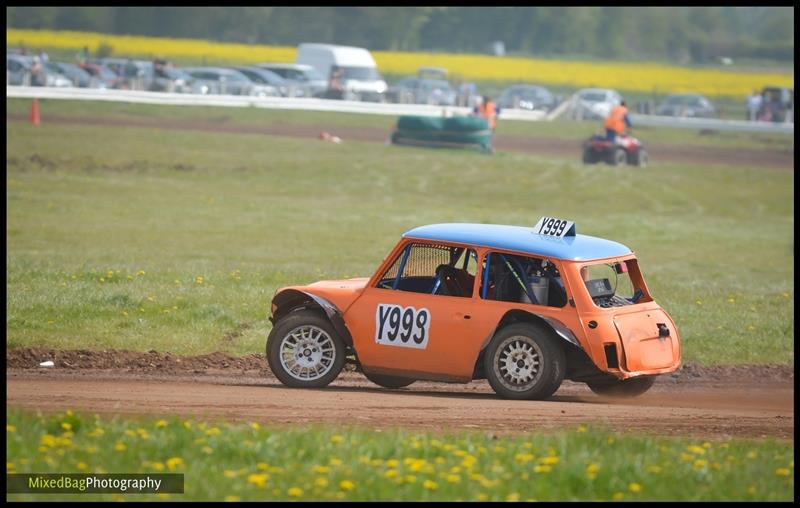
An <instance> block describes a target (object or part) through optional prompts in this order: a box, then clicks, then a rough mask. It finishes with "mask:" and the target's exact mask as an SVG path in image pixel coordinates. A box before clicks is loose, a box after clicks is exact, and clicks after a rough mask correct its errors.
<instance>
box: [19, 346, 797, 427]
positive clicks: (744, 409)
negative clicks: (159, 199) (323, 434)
mask: <svg viewBox="0 0 800 508" xmlns="http://www.w3.org/2000/svg"><path fill="white" fill-rule="evenodd" d="M42 358H54V359H55V364H56V366H55V367H53V368H49V369H48V368H41V367H36V365H38V360H40V359H42ZM6 359H7V365H8V368H7V370H6V380H7V383H8V385H7V386H8V388H7V405H8V407H21V408H27V409H31V410H40V411H42V412H55V411H64V410H66V409H73V410H81V411H85V412H88V413H105V414H147V415H153V416H155V415H159V416H163V415H173V414H175V415H183V416H187V415H192V416H197V417H209V418H218V417H219V418H223V417H224V418H225V419H227V420H234V421H259V422H262V423H271V424H288V425H298V424H308V423H337V424H339V423H342V424H355V425H362V426H366V427H369V428H390V427H404V428H412V429H427V430H437V431H438V430H468V429H473V430H475V429H479V430H485V431H492V432H496V433H516V432H528V431H532V430H548V429H559V428H565V427H575V426H577V425H579V424H602V425H605V426H608V427H610V428H612V429H614V430H617V431H628V430H633V431H637V432H646V433H654V434H659V435H676V434H685V435H693V436H702V437H703V438H706V439H718V438H725V437H729V436H736V437H755V438H764V437H774V438H779V439H793V434H794V370H793V367H791V366H750V367H746V366H740V367H727V368H717V369H714V368H699V367H692V366H686V367H684V368H683V369H681V371H680V372H678V373H676V374H673V375H668V376H662V377H661V378H659V379H658V381H657V382H656V384H655V386H654V387H653V388H652V389H651V391H650V392H648V393H647V394H645V395H644V396H642V397H639V398H636V399H628V400H615V399H606V398H602V397H599V396H597V395H595V394H593V393H592V392H590V391H589V389H588V388H587V387H586V386H585V385H583V384H580V383H573V382H569V381H565V382H564V384H563V385H562V387H561V389H559V391H558V392H557V393H556V395H555V396H554V397H553V398H552V399H550V400H547V401H510V400H503V399H500V398H498V397H497V396H495V395H494V393H493V392H492V390H491V388H490V387H489V385H488V383H486V381H473V382H472V383H469V384H444V383H433V382H422V381H419V382H417V383H414V384H412V385H411V386H409V387H407V388H404V389H400V390H388V389H383V388H379V387H377V386H376V385H374V384H372V383H370V382H369V381H367V380H366V379H365V378H364V377H363V376H362V375H361V374H359V373H357V372H351V371H346V372H343V373H342V374H341V375H340V376H339V378H338V379H337V380H336V381H334V383H333V384H331V385H330V386H329V387H328V388H325V389H319V390H299V389H289V388H286V387H284V386H283V385H281V384H280V383H279V382H278V381H277V380H276V379H275V378H274V377H273V376H272V374H271V373H270V372H269V371H268V370H267V369H266V365H265V363H266V362H265V360H264V358H263V356H260V355H250V356H248V357H243V358H231V357H228V356H226V355H223V354H222V353H214V354H212V355H206V356H204V357H177V356H171V355H169V354H166V355H164V354H161V353H156V352H154V351H153V352H150V353H132V352H125V351H120V352H110V351H109V352H89V351H85V352H52V351H51V352H49V353H48V352H47V351H45V350H30V349H28V350H9V351H8V352H7V358H6ZM112 364H118V365H119V367H118V368H109V367H111V365H112Z"/></svg>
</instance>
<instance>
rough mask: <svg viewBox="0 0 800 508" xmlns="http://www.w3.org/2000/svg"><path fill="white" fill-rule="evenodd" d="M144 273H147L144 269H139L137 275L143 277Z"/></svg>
mask: <svg viewBox="0 0 800 508" xmlns="http://www.w3.org/2000/svg"><path fill="white" fill-rule="evenodd" d="M144 273H145V272H144V270H139V271H138V272H136V275H137V276H139V277H141V276H142V275H144Z"/></svg>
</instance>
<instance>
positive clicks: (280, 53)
mask: <svg viewBox="0 0 800 508" xmlns="http://www.w3.org/2000/svg"><path fill="white" fill-rule="evenodd" d="M6 44H7V45H8V46H20V45H23V44H24V45H25V46H26V47H28V48H32V49H34V48H39V47H43V48H57V49H62V50H63V49H68V50H75V51H76V52H77V51H78V50H79V49H80V48H82V47H84V46H87V47H88V48H89V50H90V51H91V52H95V51H97V49H98V48H99V47H100V45H101V44H107V45H109V46H111V48H112V49H113V52H114V55H115V56H120V55H122V56H125V55H130V56H135V57H153V56H156V55H158V56H162V57H165V58H171V59H182V58H183V59H192V60H200V61H205V62H207V63H209V64H213V63H216V62H219V63H223V62H225V63H256V62H268V61H271V62H292V61H294V58H295V55H296V48H295V47H290V46H266V45H255V44H253V45H249V44H233V43H221V42H211V41H204V40H194V39H170V38H164V37H137V36H123V35H107V34H99V33H89V32H69V31H51V30H18V29H11V28H9V29H7V30H6ZM373 55H374V56H375V60H376V61H377V63H378V67H379V68H380V70H381V71H382V72H384V73H391V74H415V73H416V71H417V68H418V67H420V66H436V67H445V68H447V69H449V70H450V72H451V74H453V75H457V76H461V77H463V78H464V79H467V80H495V81H520V82H534V83H542V84H547V85H555V86H565V87H574V88H582V87H602V88H614V89H617V90H622V91H633V92H656V93H662V94H663V93H676V92H696V93H701V94H705V95H708V96H711V97H720V96H728V97H740V98H741V97H744V96H746V95H748V94H749V93H750V92H751V91H752V90H753V89H760V88H761V87H763V86H765V85H776V86H787V87H794V75H793V74H780V73H766V72H765V73H758V72H734V71H726V70H714V69H693V68H687V67H678V66H669V65H662V64H654V63H653V64H650V63H641V62H635V63H634V62H608V63H604V62H586V61H560V60H545V59H538V58H519V57H495V56H487V55H471V54H447V53H408V52H394V51H374V52H373Z"/></svg>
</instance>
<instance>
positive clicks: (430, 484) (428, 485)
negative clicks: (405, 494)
mask: <svg viewBox="0 0 800 508" xmlns="http://www.w3.org/2000/svg"><path fill="white" fill-rule="evenodd" d="M422 487H423V488H424V489H427V490H436V489H438V488H439V484H438V483H436V482H435V481H433V480H425V481H424V482H422Z"/></svg>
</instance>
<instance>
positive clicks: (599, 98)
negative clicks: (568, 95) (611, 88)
mask: <svg viewBox="0 0 800 508" xmlns="http://www.w3.org/2000/svg"><path fill="white" fill-rule="evenodd" d="M581 99H583V100H585V101H587V102H605V101H606V100H607V99H608V96H607V95H606V93H605V92H583V93H582V94H581Z"/></svg>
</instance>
